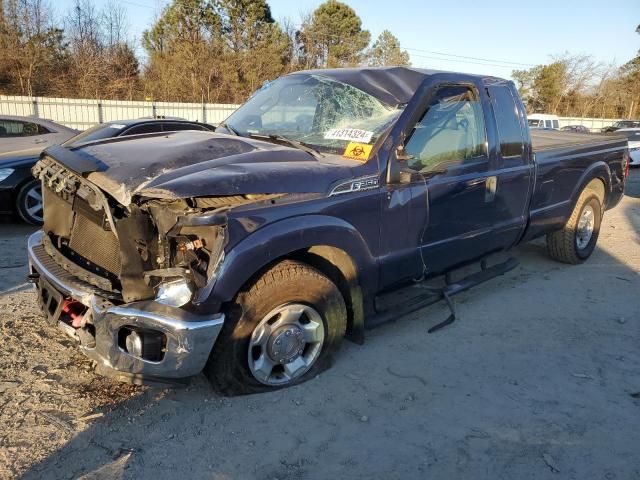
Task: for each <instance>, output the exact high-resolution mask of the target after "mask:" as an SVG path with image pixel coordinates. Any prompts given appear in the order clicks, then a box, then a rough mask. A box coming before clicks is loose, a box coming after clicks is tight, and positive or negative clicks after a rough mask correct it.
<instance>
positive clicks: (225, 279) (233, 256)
mask: <svg viewBox="0 0 640 480" xmlns="http://www.w3.org/2000/svg"><path fill="white" fill-rule="evenodd" d="M316 246H330V247H334V248H337V249H340V250H342V251H344V252H345V253H346V254H347V255H348V256H349V258H350V259H351V260H352V262H353V264H354V265H355V268H356V271H357V279H358V283H359V285H360V286H361V288H362V290H363V291H364V292H371V291H375V288H376V286H377V279H378V275H377V261H376V259H375V258H374V257H373V256H372V255H371V252H370V250H369V247H368V245H367V243H366V242H365V241H364V239H363V238H362V236H361V235H360V232H359V231H358V230H357V229H356V228H355V227H354V226H353V225H351V224H350V223H348V222H346V221H344V220H341V219H339V218H336V217H331V216H327V215H301V216H296V217H290V218H287V219H284V220H280V221H277V222H275V223H272V224H269V225H267V226H265V227H263V228H260V229H258V230H256V231H255V232H253V233H251V234H249V235H248V236H247V237H245V238H244V239H242V240H241V241H240V242H239V243H237V244H236V245H234V246H233V247H232V248H231V249H230V250H229V251H228V252H227V253H226V255H225V258H224V261H223V262H222V264H221V266H220V268H219V270H218V272H217V274H216V276H215V278H214V279H213V281H211V282H210V283H209V285H207V286H206V287H204V288H203V289H201V290H200V291H199V292H198V294H197V298H195V299H194V303H195V304H196V305H197V306H198V307H199V308H201V307H203V306H205V305H220V304H221V303H224V302H228V301H230V300H232V299H233V298H234V297H235V295H236V294H237V293H238V291H239V290H240V289H241V288H242V286H243V285H245V284H246V283H247V282H248V281H249V280H250V279H251V278H252V277H253V276H254V275H255V274H256V273H257V272H259V271H260V270H262V269H264V268H265V267H266V266H268V265H270V264H271V263H273V262H274V261H276V260H277V259H279V258H282V257H285V256H287V255H290V254H292V253H293V252H296V251H299V250H304V249H309V248H311V247H316Z"/></svg>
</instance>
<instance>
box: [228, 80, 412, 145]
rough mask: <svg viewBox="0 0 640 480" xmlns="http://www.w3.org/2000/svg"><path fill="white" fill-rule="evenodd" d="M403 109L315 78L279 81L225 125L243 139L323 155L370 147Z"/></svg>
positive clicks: (335, 83) (340, 85) (244, 106)
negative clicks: (292, 144) (263, 139)
mask: <svg viewBox="0 0 640 480" xmlns="http://www.w3.org/2000/svg"><path fill="white" fill-rule="evenodd" d="M401 111H402V109H401V108H398V107H392V106H389V105H386V104H384V103H383V102H381V101H380V100H378V99H377V98H375V97H373V96H371V95H369V94H368V93H365V92H363V91H362V90H359V89H357V88H355V87H352V86H351V85H348V84H346V83H342V82H338V81H335V80H332V79H329V78H326V77H323V76H320V75H315V74H296V75H290V76H288V77H283V78H280V79H278V80H276V81H274V82H273V83H271V84H270V85H268V86H265V87H263V88H262V89H261V90H259V91H258V92H257V93H255V94H254V95H253V96H252V97H251V98H250V99H249V100H248V101H247V102H246V103H245V104H244V105H242V106H241V107H240V108H239V109H238V110H237V111H235V112H234V113H233V114H232V115H231V116H230V117H229V118H228V119H227V120H226V122H224V125H223V126H226V127H228V128H227V129H228V130H231V131H232V132H233V133H237V134H238V135H241V136H245V137H247V136H251V135H258V136H281V137H286V138H287V139H289V140H295V141H298V142H303V143H304V144H306V145H310V146H312V147H313V148H315V149H317V150H321V151H325V152H331V153H342V152H343V151H344V149H345V147H346V146H347V145H348V144H349V142H359V143H365V144H373V143H375V142H376V140H377V139H378V138H379V137H380V135H382V134H383V133H384V132H385V131H386V130H387V128H388V127H389V126H390V125H392V123H393V122H394V121H395V119H396V118H397V117H398V115H399V114H400V112H401Z"/></svg>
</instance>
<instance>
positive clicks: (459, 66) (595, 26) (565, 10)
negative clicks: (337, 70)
mask: <svg viewBox="0 0 640 480" xmlns="http://www.w3.org/2000/svg"><path fill="white" fill-rule="evenodd" d="M343 1H344V2H345V3H347V4H348V5H350V6H351V7H352V8H353V9H354V10H355V11H356V13H357V14H358V15H359V16H360V18H361V19H362V24H363V28H364V29H367V30H369V32H371V38H372V41H373V40H375V38H376V37H377V36H378V35H379V34H380V32H382V31H383V30H384V29H388V30H390V31H391V32H392V33H393V34H394V35H395V36H396V37H398V39H399V40H400V44H401V46H402V48H404V49H406V50H407V51H408V52H409V54H410V55H411V63H412V65H413V66H415V67H420V68H430V69H436V70H453V71H458V72H467V73H477V74H485V75H494V76H498V77H505V78H509V77H510V76H511V71H512V70H514V69H526V68H530V67H531V66H534V65H538V64H542V63H549V62H550V61H551V58H552V56H553V55H561V54H563V53H565V52H569V53H571V54H587V55H593V56H594V57H595V58H596V59H597V60H598V61H601V62H603V63H605V64H610V63H612V62H613V63H615V64H617V65H621V64H623V63H625V62H626V61H628V60H630V59H631V58H633V57H634V56H635V55H636V53H637V51H638V50H639V49H640V35H638V34H637V33H635V29H636V27H637V26H638V24H640V0H616V1H615V2H610V3H606V2H603V1H602V0H582V1H580V0H556V1H552V0H538V1H520V2H518V1H514V0H511V1H507V0H454V1H448V2H443V1H435V0H395V1H393V0H392V1H389V0H385V1H382V0H343ZM107 2H114V3H117V4H120V5H121V6H122V7H123V8H125V9H126V12H127V19H128V22H129V27H130V31H131V34H132V35H133V36H134V37H135V38H137V39H139V38H140V36H141V34H142V32H143V31H144V30H145V29H147V28H148V27H149V26H150V25H151V24H152V23H153V21H154V18H156V16H157V15H158V13H159V12H160V10H161V8H162V6H163V5H166V4H167V3H169V2H168V0H94V2H93V3H94V4H95V5H96V7H101V6H102V5H104V4H106V3H107ZM52 3H53V4H54V8H55V9H56V12H57V13H58V14H59V15H63V14H64V13H65V12H66V11H67V10H68V9H69V8H70V7H71V5H72V4H73V0H55V1H53V2H52ZM321 3H322V1H321V0H270V1H269V5H270V6H271V12H272V15H273V17H274V18H275V19H276V20H281V19H284V18H289V19H291V20H292V21H293V23H294V24H297V23H299V22H300V18H301V15H302V14H304V13H305V12H311V11H313V9H315V8H316V7H317V6H318V5H320V4H321ZM139 53H142V52H141V51H140V52H139Z"/></svg>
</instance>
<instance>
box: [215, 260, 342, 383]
mask: <svg viewBox="0 0 640 480" xmlns="http://www.w3.org/2000/svg"><path fill="white" fill-rule="evenodd" d="M292 312H293V313H292ZM296 312H302V313H300V315H298V313H296ZM225 314H226V319H225V322H224V326H223V328H222V331H221V332H220V336H219V337H218V339H217V340H216V344H215V345H214V347H213V351H212V352H211V355H210V357H209V360H208V362H207V364H206V366H205V368H204V373H205V375H206V376H207V378H208V379H209V380H210V382H211V383H212V385H213V387H214V389H215V390H217V391H218V392H220V393H222V394H224V395H243V394H249V393H258V392H263V391H269V390H275V389H279V388H284V387H289V386H291V385H295V384H298V383H302V382H304V381H306V380H308V379H310V378H313V377H314V376H315V375H317V374H318V373H319V372H320V371H322V370H324V369H326V368H328V367H329V366H330V365H331V363H332V356H333V354H334V353H335V352H336V351H337V350H338V348H339V347H340V344H341V342H342V338H343V337H344V334H345V330H346V326H347V310H346V307H345V303H344V299H343V298H342V295H341V294H340V291H339V290H338V288H337V287H336V286H335V284H334V283H333V282H331V281H330V280H329V279H328V278H327V277H326V276H324V275H323V274H322V273H320V272H319V271H318V270H316V269H314V268H312V267H310V266H309V265H306V264H304V263H301V262H295V261H291V260H285V261H283V262H280V263H278V264H277V265H275V266H274V267H272V268H271V269H269V270H267V271H266V272H265V273H264V274H262V275H261V276H260V277H259V278H258V279H257V280H256V281H255V282H253V283H252V284H251V285H250V286H248V287H247V288H245V289H243V290H242V291H241V292H240V293H238V295H237V296H236V298H235V299H234V301H233V302H232V304H231V305H229V306H228V308H226V309H225ZM296 315H298V317H297V320H296V318H294V317H296ZM289 318H291V320H289ZM307 330H309V331H310V332H311V331H312V333H311V334H310V338H311V337H313V338H311V339H310V340H309V342H310V343H305V342H307V333H306V332H307ZM316 337H317V338H316ZM296 342H298V343H296ZM276 343H277V344H278V345H276ZM281 357H282V358H281ZM265 365H266V366H265ZM296 365H297V366H296ZM292 369H295V370H292ZM269 372H271V373H269Z"/></svg>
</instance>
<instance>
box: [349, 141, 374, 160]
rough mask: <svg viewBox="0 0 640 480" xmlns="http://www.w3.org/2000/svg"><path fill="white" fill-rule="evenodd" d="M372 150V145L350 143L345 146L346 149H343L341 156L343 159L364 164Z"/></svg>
mask: <svg viewBox="0 0 640 480" xmlns="http://www.w3.org/2000/svg"><path fill="white" fill-rule="evenodd" d="M372 148H373V145H367V144H365V143H354V142H351V143H349V145H347V148H345V150H344V153H343V154H342V156H343V157H345V158H350V159H352V160H359V161H361V162H366V161H367V160H369V156H370V155H371V149H372Z"/></svg>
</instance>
